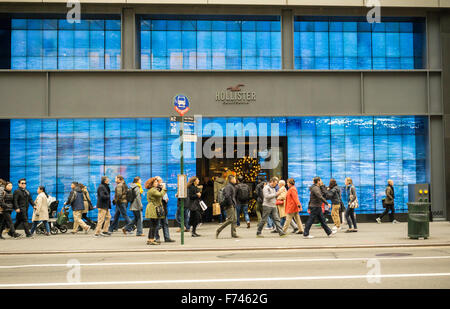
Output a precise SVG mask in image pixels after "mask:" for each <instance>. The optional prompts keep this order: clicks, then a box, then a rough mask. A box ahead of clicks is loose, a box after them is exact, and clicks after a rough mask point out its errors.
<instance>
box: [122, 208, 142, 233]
mask: <svg viewBox="0 0 450 309" xmlns="http://www.w3.org/2000/svg"><path fill="white" fill-rule="evenodd" d="M133 215H134V219H133V221H131V222H130V224H128V225H127V226H126V227H125V230H127V232H130V231H131V230H132V229H133V225H135V224H136V235H142V234H144V231H143V230H142V211H141V210H133Z"/></svg>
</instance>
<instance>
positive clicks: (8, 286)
mask: <svg viewBox="0 0 450 309" xmlns="http://www.w3.org/2000/svg"><path fill="white" fill-rule="evenodd" d="M446 276H450V273H428V274H390V275H379V276H375V277H377V278H411V277H446ZM336 279H367V275H355V276H319V277H312V276H308V277H279V278H228V279H192V280H150V281H106V282H73V283H67V282H55V283H14V284H0V288H19V287H49V286H60V287H62V286H84V285H90V286H92V285H99V286H101V285H129V284H136V285H139V284H169V283H175V284H177V283H221V282H256V281H272V282H273V281H301V280H336Z"/></svg>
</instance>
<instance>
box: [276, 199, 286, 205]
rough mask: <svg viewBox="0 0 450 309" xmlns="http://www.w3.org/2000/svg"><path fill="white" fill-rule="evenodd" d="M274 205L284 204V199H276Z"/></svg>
mask: <svg viewBox="0 0 450 309" xmlns="http://www.w3.org/2000/svg"><path fill="white" fill-rule="evenodd" d="M275 205H277V206H282V205H284V201H283V200H277V201H276V202H275Z"/></svg>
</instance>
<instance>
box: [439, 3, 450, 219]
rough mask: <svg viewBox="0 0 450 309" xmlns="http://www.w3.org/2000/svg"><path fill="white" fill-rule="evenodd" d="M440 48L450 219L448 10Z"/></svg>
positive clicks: (449, 49)
mask: <svg viewBox="0 0 450 309" xmlns="http://www.w3.org/2000/svg"><path fill="white" fill-rule="evenodd" d="M440 25H441V48H442V53H441V55H442V96H443V97H442V100H443V107H444V128H445V131H444V145H445V146H444V147H445V149H444V151H445V152H444V158H445V159H444V165H445V183H446V191H445V192H446V202H447V220H450V87H449V86H448V85H450V12H448V11H446V12H445V13H442V15H441V18H440Z"/></svg>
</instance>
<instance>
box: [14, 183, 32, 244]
mask: <svg viewBox="0 0 450 309" xmlns="http://www.w3.org/2000/svg"><path fill="white" fill-rule="evenodd" d="M26 188H27V180H26V179H25V178H22V179H19V188H18V189H17V190H16V191H14V194H13V201H14V202H13V203H14V209H15V210H16V213H17V214H16V223H15V224H14V230H16V231H17V228H18V227H19V225H20V224H23V229H24V230H25V234H26V237H32V236H31V233H30V227H29V224H28V207H29V205H31V206H33V207H34V201H33V199H32V198H31V194H30V192H28V190H27V189H26Z"/></svg>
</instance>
